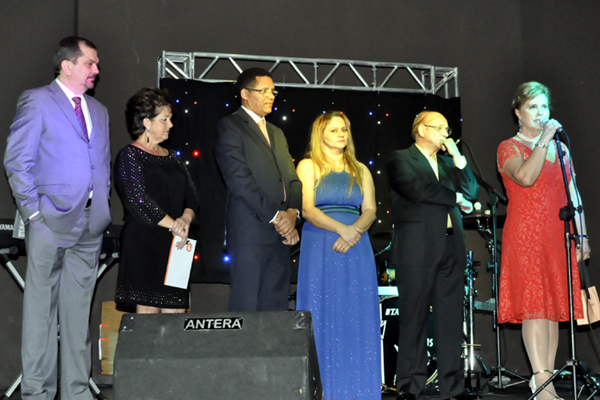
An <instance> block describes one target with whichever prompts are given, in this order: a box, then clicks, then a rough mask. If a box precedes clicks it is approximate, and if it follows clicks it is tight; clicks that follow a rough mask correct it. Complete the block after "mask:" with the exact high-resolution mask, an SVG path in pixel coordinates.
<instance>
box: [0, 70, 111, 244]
mask: <svg viewBox="0 0 600 400" xmlns="http://www.w3.org/2000/svg"><path fill="white" fill-rule="evenodd" d="M85 99H86V102H87V104H88V108H89V112H90V117H91V120H92V134H91V139H90V140H89V141H88V138H87V134H86V133H85V132H82V129H81V126H80V125H79V121H78V120H77V117H76V115H75V110H74V109H73V106H72V103H71V101H70V100H69V99H68V98H67V96H66V95H65V93H64V92H63V91H62V89H61V88H60V86H59V85H58V84H57V83H56V81H54V82H52V83H51V84H50V85H48V86H44V87H40V88H36V89H31V90H27V91H25V92H23V94H22V95H21V96H20V97H19V101H18V103H17V112H16V114H15V118H14V120H13V123H12V125H11V127H10V135H9V136H8V140H7V146H6V153H5V155H4V167H5V168H6V173H7V175H8V181H9V183H10V187H11V189H12V192H13V196H14V197H15V200H16V203H17V208H18V209H19V212H20V213H21V215H22V217H23V219H24V220H25V221H27V220H28V219H29V217H30V216H31V215H32V214H34V213H35V212H36V211H40V213H41V215H42V216H43V218H44V221H45V223H46V225H47V226H48V227H49V228H50V229H51V230H52V231H54V232H57V233H67V232H69V231H70V230H71V229H72V228H73V226H75V223H76V222H77V220H78V218H79V217H80V216H81V213H82V211H83V209H84V207H85V204H86V202H87V200H88V197H89V194H90V191H91V190H92V189H93V191H94V194H93V201H92V206H91V209H90V222H89V224H90V231H91V233H92V234H93V235H94V236H98V235H100V234H101V233H102V231H103V230H104V229H105V228H106V227H107V226H108V224H109V223H110V221H111V217H110V210H109V204H108V198H109V193H110V139H109V133H108V132H109V127H108V112H107V110H106V107H104V106H103V105H102V104H101V103H100V102H98V101H97V100H95V99H94V98H92V97H89V96H87V95H85Z"/></svg>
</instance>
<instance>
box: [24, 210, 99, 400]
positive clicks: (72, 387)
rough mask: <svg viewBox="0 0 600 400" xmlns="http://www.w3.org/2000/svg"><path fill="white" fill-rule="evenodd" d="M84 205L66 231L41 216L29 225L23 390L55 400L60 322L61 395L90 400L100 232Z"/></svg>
mask: <svg viewBox="0 0 600 400" xmlns="http://www.w3.org/2000/svg"><path fill="white" fill-rule="evenodd" d="M88 221H89V210H88V209H86V210H84V212H83V213H82V215H81V217H80V218H79V220H78V221H77V224H76V225H75V227H74V228H73V230H72V231H71V232H69V233H68V234H58V233H55V232H52V231H51V230H50V229H49V228H48V227H47V226H46V224H45V223H44V219H43V216H42V217H41V218H40V216H39V215H38V216H37V217H36V218H35V219H34V220H33V221H31V222H30V223H29V224H27V226H26V228H25V243H26V245H27V275H26V279H25V296H24V300H23V332H22V343H21V359H22V363H23V379H22V381H21V394H22V398H23V399H27V400H42V399H43V400H53V399H54V397H55V395H56V392H57V375H58V371H57V370H58V368H57V365H58V334H59V331H58V328H59V324H60V359H61V362H60V366H61V369H60V377H61V382H60V389H61V390H60V392H61V396H60V398H61V399H62V400H92V399H93V397H92V394H91V392H90V389H89V386H88V380H89V377H90V373H91V366H92V346H91V338H90V330H89V316H90V307H91V302H92V297H93V294H94V288H95V285H96V277H97V271H98V258H99V256H100V250H101V247H102V235H100V236H98V237H94V236H92V234H91V233H90V231H89V228H88Z"/></svg>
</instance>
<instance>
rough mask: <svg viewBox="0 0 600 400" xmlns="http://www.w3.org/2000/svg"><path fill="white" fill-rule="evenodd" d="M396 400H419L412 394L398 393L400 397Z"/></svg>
mask: <svg viewBox="0 0 600 400" xmlns="http://www.w3.org/2000/svg"><path fill="white" fill-rule="evenodd" d="M396 400H417V396H415V395H414V394H412V393H411V392H398V397H396Z"/></svg>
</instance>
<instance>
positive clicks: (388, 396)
mask: <svg viewBox="0 0 600 400" xmlns="http://www.w3.org/2000/svg"><path fill="white" fill-rule="evenodd" d="M99 389H100V391H101V392H102V396H104V398H105V399H106V400H114V397H113V389H112V387H109V386H101V387H99ZM557 389H558V394H559V395H560V396H562V397H563V398H564V399H565V400H567V399H572V396H571V395H570V394H571V390H572V389H571V388H570V387H567V386H565V385H564V383H560V386H559V385H557ZM5 390H6V389H2V390H0V393H1V394H4V393H5ZM484 392H485V393H483V394H480V395H479V399H481V400H527V399H529V397H530V396H531V392H530V391H529V387H528V386H527V385H526V384H519V385H516V386H512V387H509V388H506V389H502V390H499V389H493V391H492V390H489V391H488V390H487V389H486V390H485V391H484ZM240 395H242V394H240ZM588 397H589V393H588V394H585V395H582V396H580V399H588ZM20 398H21V394H20V392H19V391H18V390H17V391H16V392H14V393H13V394H12V396H11V397H10V399H14V400H17V399H20ZM57 398H58V396H57ZM240 398H243V395H242V396H240ZM381 398H382V400H395V399H396V395H395V394H394V393H383V394H382V396H381ZM2 399H4V397H2ZM100 399H102V398H100ZM419 399H422V400H425V399H431V400H433V399H439V394H437V393H435V392H432V391H429V393H427V394H423V395H421V397H419ZM165 400H171V399H165ZM222 400H228V399H222ZM265 400H267V399H265ZM278 400H280V399H278ZM281 400H285V399H281ZM590 400H600V395H598V396H594V397H593V399H590Z"/></svg>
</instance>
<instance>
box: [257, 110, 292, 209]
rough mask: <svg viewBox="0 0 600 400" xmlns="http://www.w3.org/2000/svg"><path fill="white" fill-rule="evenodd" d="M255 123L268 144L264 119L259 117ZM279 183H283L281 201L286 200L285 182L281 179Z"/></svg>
mask: <svg viewBox="0 0 600 400" xmlns="http://www.w3.org/2000/svg"><path fill="white" fill-rule="evenodd" d="M256 123H257V124H258V127H259V128H260V130H261V131H262V133H263V135H265V139H267V143H269V146H270V145H271V141H270V140H269V135H268V134H267V127H266V121H265V120H264V119H259V120H258V121H256ZM281 184H282V185H283V201H286V200H287V193H286V191H285V182H284V181H283V179H281Z"/></svg>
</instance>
